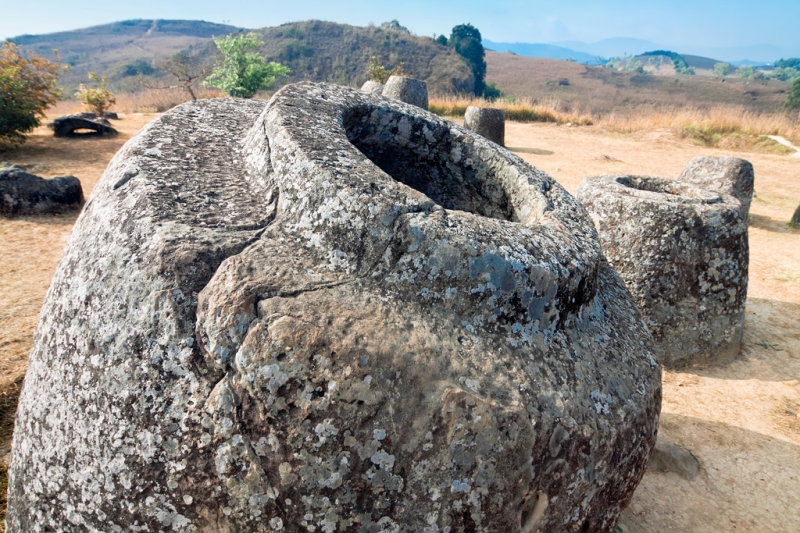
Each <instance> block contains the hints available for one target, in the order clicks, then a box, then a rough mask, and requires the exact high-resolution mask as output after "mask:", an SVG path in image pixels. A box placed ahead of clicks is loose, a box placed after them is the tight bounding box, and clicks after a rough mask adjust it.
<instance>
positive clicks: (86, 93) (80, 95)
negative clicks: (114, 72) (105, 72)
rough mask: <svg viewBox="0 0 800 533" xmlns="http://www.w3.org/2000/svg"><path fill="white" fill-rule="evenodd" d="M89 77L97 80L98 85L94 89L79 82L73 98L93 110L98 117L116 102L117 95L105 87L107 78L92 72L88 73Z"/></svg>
mask: <svg viewBox="0 0 800 533" xmlns="http://www.w3.org/2000/svg"><path fill="white" fill-rule="evenodd" d="M89 78H91V79H92V80H93V81H95V82H97V85H98V87H97V88H96V89H95V88H92V87H86V86H84V85H83V84H82V83H81V84H80V86H79V87H78V92H76V93H75V98H77V99H78V101H79V102H81V103H82V104H83V105H85V106H87V107H89V108H90V109H91V110H92V111H94V112H95V113H96V114H97V116H98V117H102V116H103V115H104V114H105V112H106V111H108V110H109V108H110V107H111V106H112V105H114V104H115V103H117V97H116V96H114V93H112V92H111V91H109V90H108V89H106V85H108V80H107V79H105V78H101V77H99V76H98V75H97V74H95V73H94V72H90V73H89Z"/></svg>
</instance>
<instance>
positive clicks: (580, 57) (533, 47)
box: [483, 39, 597, 64]
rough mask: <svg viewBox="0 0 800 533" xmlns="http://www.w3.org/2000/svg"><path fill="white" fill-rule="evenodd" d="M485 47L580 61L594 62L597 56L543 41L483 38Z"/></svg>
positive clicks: (518, 53)
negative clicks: (502, 41)
mask: <svg viewBox="0 0 800 533" xmlns="http://www.w3.org/2000/svg"><path fill="white" fill-rule="evenodd" d="M483 46H484V48H487V49H489V50H493V51H495V52H511V53H513V54H517V55H520V56H532V57H546V58H549V59H564V60H566V59H574V60H575V61H576V62H578V63H588V64H594V63H596V62H597V58H596V57H595V56H593V55H590V54H586V53H584V52H576V51H575V50H571V49H569V48H564V47H563V46H555V45H552V44H543V43H499V42H494V41H490V40H488V39H484V40H483Z"/></svg>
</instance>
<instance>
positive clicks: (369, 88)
mask: <svg viewBox="0 0 800 533" xmlns="http://www.w3.org/2000/svg"><path fill="white" fill-rule="evenodd" d="M361 92H364V93H368V94H381V93H382V92H383V84H382V83H378V82H377V81H373V80H368V81H366V82H364V85H362V86H361Z"/></svg>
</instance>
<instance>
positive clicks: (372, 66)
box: [367, 56, 404, 83]
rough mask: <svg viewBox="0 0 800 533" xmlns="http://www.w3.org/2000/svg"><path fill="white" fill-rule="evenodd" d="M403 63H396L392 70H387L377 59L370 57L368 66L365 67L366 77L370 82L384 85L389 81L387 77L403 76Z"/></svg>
mask: <svg viewBox="0 0 800 533" xmlns="http://www.w3.org/2000/svg"><path fill="white" fill-rule="evenodd" d="M403 66H404V65H403V63H398V64H397V66H396V67H394V68H393V69H392V70H389V69H387V68H386V67H384V66H383V65H381V64H380V62H379V61H378V58H377V57H375V56H371V57H370V58H369V65H367V76H369V79H371V80H372V81H377V82H378V83H386V82H387V81H389V76H403V75H404V74H403Z"/></svg>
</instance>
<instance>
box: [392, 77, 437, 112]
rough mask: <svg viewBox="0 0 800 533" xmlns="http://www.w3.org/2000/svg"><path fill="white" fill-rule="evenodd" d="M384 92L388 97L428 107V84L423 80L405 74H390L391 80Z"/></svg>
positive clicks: (423, 107)
mask: <svg viewBox="0 0 800 533" xmlns="http://www.w3.org/2000/svg"><path fill="white" fill-rule="evenodd" d="M382 94H383V96H385V97H386V98H392V99H393V100H400V101H401V102H405V103H407V104H411V105H414V106H417V107H421V108H422V109H426V110H427V109H428V85H427V84H426V83H425V82H424V81H422V80H415V79H414V78H406V77H405V76H389V81H387V82H386V85H385V86H384V87H383V92H382Z"/></svg>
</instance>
